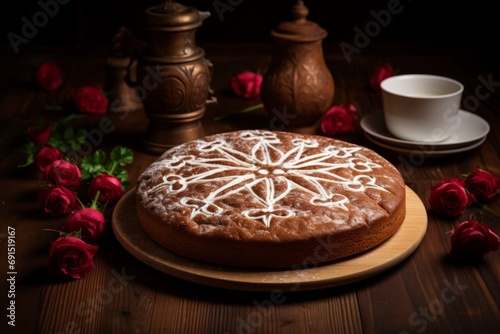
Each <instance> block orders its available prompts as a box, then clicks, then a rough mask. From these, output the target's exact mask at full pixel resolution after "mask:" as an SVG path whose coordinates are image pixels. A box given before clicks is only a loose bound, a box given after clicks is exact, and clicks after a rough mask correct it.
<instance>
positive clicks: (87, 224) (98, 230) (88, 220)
mask: <svg viewBox="0 0 500 334" xmlns="http://www.w3.org/2000/svg"><path fill="white" fill-rule="evenodd" d="M105 225H106V218H104V215H103V214H102V212H100V211H99V210H97V209H93V208H83V209H80V210H78V211H76V212H74V213H73V214H71V215H70V216H69V218H68V220H67V221H66V223H65V224H64V225H63V227H62V228H61V231H62V232H66V233H71V232H74V231H78V230H80V229H81V233H82V239H83V240H84V241H86V242H89V243H92V244H94V243H96V242H97V239H98V238H99V237H100V236H101V234H102V232H103V231H104V226H105Z"/></svg>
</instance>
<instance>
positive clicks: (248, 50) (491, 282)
mask: <svg viewBox="0 0 500 334" xmlns="http://www.w3.org/2000/svg"><path fill="white" fill-rule="evenodd" d="M202 46H203V47H204V48H205V49H206V51H207V58H209V59H210V60H211V61H212V62H213V64H214V79H213V88H214V90H215V94H216V96H217V98H218V103H217V104H212V105H209V106H208V109H207V113H206V115H205V117H204V120H203V122H204V127H205V131H206V133H207V134H212V133H217V132H222V131H229V130H236V129H252V128H266V127H268V126H269V119H268V116H267V114H265V113H264V112H263V111H254V112H250V113H247V114H242V115H238V116H234V117H228V118H224V119H222V120H219V121H214V117H215V116H219V115H223V114H225V113H230V112H236V111H237V110H240V109H242V108H245V107H247V106H251V105H254V104H256V103H258V102H259V101H258V100H256V101H252V100H251V101H249V100H243V99H239V98H237V97H234V96H233V95H231V94H230V93H229V91H228V81H229V78H230V77H231V76H233V75H235V74H237V73H238V72H240V71H243V70H256V69H258V68H265V66H267V64H269V61H270V59H271V58H270V49H269V47H268V46H267V45H262V46H261V45H225V46H224V45H206V46H204V45H202ZM456 50H457V49H453V50H447V49H446V48H445V47H440V46H438V45H433V46H420V45H414V44H413V45H390V46H387V47H386V46H379V47H367V48H366V49H364V50H361V52H360V53H359V54H355V55H353V57H352V61H351V62H347V61H346V59H345V57H344V56H343V55H342V53H340V52H339V50H338V48H337V46H336V45H333V44H332V45H325V58H326V61H327V64H328V66H329V68H330V69H331V72H332V74H333V76H334V78H335V84H336V95H335V104H344V103H353V104H354V105H355V106H356V107H357V109H358V116H359V119H361V117H363V116H365V115H367V114H369V113H371V112H373V111H376V110H380V108H381V99H380V96H378V95H377V94H375V93H374V92H372V91H371V90H370V88H369V84H368V81H369V78H370V76H371V74H372V73H373V71H374V70H375V69H376V68H377V67H379V66H380V65H382V64H383V63H384V62H386V61H389V62H391V63H392V65H393V66H394V67H395V68H396V69H397V71H398V72H399V73H401V74H403V73H417V72H418V73H433V74H440V75H446V76H450V77H453V78H455V79H457V80H459V81H461V82H462V83H463V84H464V85H465V91H464V97H469V99H470V101H477V105H472V106H473V107H474V109H473V110H472V109H470V108H469V109H466V110H469V111H471V112H473V113H475V114H477V115H480V116H481V117H483V118H484V119H486V120H487V121H488V122H489V124H490V126H491V131H490V133H489V134H488V137H487V140H486V142H484V144H482V145H481V146H480V147H478V148H476V149H474V150H471V151H468V152H464V153H460V154H455V155H451V156H446V157H440V158H438V157H431V156H427V155H425V154H419V152H418V151H417V152H415V153H414V154H413V155H410V156H405V155H401V154H399V153H395V152H392V151H390V150H387V149H382V148H380V147H378V146H376V145H374V144H372V143H371V142H370V141H368V140H367V139H366V138H365V136H364V134H363V132H362V130H361V129H359V128H358V129H357V131H356V133H354V134H350V135H344V136H339V137H338V138H339V139H342V140H346V141H350V142H353V143H356V144H359V145H363V146H367V147H369V148H372V149H374V150H375V151H377V152H379V153H380V154H381V155H382V156H384V157H385V158H387V159H388V160H389V161H391V162H392V163H393V164H394V165H395V166H396V167H398V168H399V170H400V171H401V173H402V174H403V176H404V179H405V181H406V184H407V185H408V187H409V188H411V189H412V190H413V191H415V192H416V193H417V194H418V196H419V197H420V199H421V200H422V202H423V203H424V205H425V206H426V208H427V207H428V204H427V198H428V195H429V187H430V186H431V185H433V184H435V183H438V182H439V181H440V180H441V179H442V178H450V177H455V176H458V175H459V174H460V173H467V172H469V171H471V170H472V169H473V168H474V167H482V168H487V169H492V170H494V171H496V172H500V168H499V167H498V166H500V157H499V154H498V149H499V148H500V125H499V124H500V122H499V120H500V118H499V116H498V111H499V110H500V86H499V84H498V82H499V81H500V77H499V76H498V73H494V72H493V67H492V66H493V65H492V64H493V63H490V62H487V61H486V58H484V57H483V55H480V54H474V53H471V54H466V53H455V52H456ZM472 51H475V50H472ZM472 51H471V52H472ZM479 51H480V50H479ZM9 52H10V53H9ZM461 52H464V50H463V49H461ZM9 54H11V50H2V55H3V56H2V59H3V60H5V61H4V62H3V64H4V66H3V68H2V74H1V78H2V80H0V87H1V99H0V155H1V159H0V161H1V162H0V178H1V180H0V184H1V185H2V191H1V194H0V199H1V202H0V203H1V205H0V217H1V220H2V224H1V229H0V237H1V239H0V241H1V242H0V254H1V255H0V271H1V273H2V275H1V277H2V280H1V287H2V289H1V295H0V296H1V297H0V299H1V306H2V310H3V311H2V312H3V315H2V321H1V328H2V329H1V330H0V332H2V333H287V334H290V333H423V332H427V333H494V332H495V333H496V332H497V331H498V328H500V284H499V281H500V251H497V252H492V253H489V254H488V256H487V257H486V259H485V260H484V261H482V262H478V263H476V264H468V265H456V264H453V263H451V262H450V261H449V260H448V257H447V255H448V253H449V249H450V235H449V233H448V232H449V231H450V230H451V229H452V228H453V227H454V226H455V225H456V224H457V223H458V222H460V221H462V220H466V219H467V217H468V215H469V214H470V213H471V212H472V210H473V209H472V208H470V209H468V210H467V212H466V213H465V214H464V215H463V216H462V217H460V218H458V219H455V220H448V219H444V218H440V217H437V216H436V215H434V214H433V213H431V212H429V213H428V227H427V232H426V235H425V237H424V239H423V240H422V242H421V244H420V246H419V247H418V248H417V249H416V251H415V252H414V253H413V254H411V255H410V256H409V257H408V258H407V259H405V260H404V261H403V262H401V263H400V264H398V265H396V266H395V267H393V268H390V269H388V270H387V271H384V272H383V273H380V274H378V275H376V276H373V277H371V278H368V279H365V280H362V281H358V282H353V283H350V284H345V285H341V286H336V287H330V288H325V289H320V290H313V291H303V292H300V291H299V292H291V291H283V295H282V298H281V299H280V301H281V302H280V303H279V304H278V303H275V304H270V303H268V301H269V300H270V293H269V292H251V291H236V290H227V289H223V288H214V287H209V286H205V285H199V284H196V283H192V282H189V281H184V280H181V279H178V278H175V277H171V276H169V275H167V274H164V273H162V272H159V271H157V270H155V269H153V268H151V267H149V266H147V265H145V264H144V263H143V262H141V261H139V260H138V259H136V258H135V257H134V256H132V255H131V254H130V253H128V252H127V251H126V250H125V249H124V248H123V247H122V245H121V244H120V243H119V242H118V241H117V239H116V238H115V236H114V235H113V233H112V231H111V227H110V226H108V227H109V228H108V230H107V231H106V234H105V235H104V236H103V238H102V240H101V241H100V242H99V252H98V254H97V255H96V257H95V269H94V271H93V272H92V273H91V274H90V275H89V276H88V277H86V278H85V279H82V280H75V281H70V282H60V281H57V280H55V279H53V278H51V277H50V276H49V275H48V274H47V271H46V261H47V251H48V248H49V245H50V242H51V241H52V240H54V234H53V233H51V232H47V231H43V230H44V229H47V228H53V229H56V228H58V227H59V226H61V225H62V223H63V222H64V218H53V217H48V216H46V215H44V214H43V213H42V211H41V209H40V207H39V206H38V204H37V203H36V201H35V195H34V194H35V191H36V189H37V187H38V186H39V185H40V184H41V178H40V175H39V174H37V173H36V172H35V170H34V169H30V168H25V169H22V168H19V167H17V166H18V165H19V164H21V163H23V162H24V160H25V158H26V156H25V153H24V151H23V144H24V137H23V136H22V133H23V132H24V131H25V129H26V128H27V126H29V125H32V124H33V122H34V121H35V119H36V118H37V116H39V115H47V113H48V112H49V111H46V110H45V109H44V104H45V103H46V102H47V101H48V96H47V95H46V94H45V93H42V92H40V91H38V90H36V89H35V88H34V87H33V86H31V85H30V84H29V80H30V72H29V69H30V67H32V66H36V65H37V64H39V63H40V62H41V61H43V60H48V59H51V60H55V61H57V62H59V63H60V65H61V67H62V68H63V71H64V73H65V78H64V79H65V86H64V87H63V91H62V92H61V94H65V93H67V90H68V89H69V88H70V87H74V86H76V85H80V84H91V83H95V82H101V83H102V82H104V80H105V71H104V67H103V62H104V59H105V55H106V48H101V47H95V48H88V47H87V48H82V47H77V46H75V47H58V48H53V47H35V46H32V47H30V48H26V50H24V51H23V52H21V53H20V54H19V55H17V56H15V57H13V56H9ZM485 80H486V81H488V80H489V81H490V83H491V85H490V86H489V87H485V86H484V83H485ZM480 94H481V96H479V95H480ZM104 117H109V118H110V119H111V120H112V121H113V124H114V125H115V126H116V129H115V130H114V131H113V132H112V133H109V134H106V136H105V138H104V141H103V143H102V144H101V145H100V146H99V147H100V148H102V149H104V150H106V149H109V148H110V147H113V146H115V145H123V146H127V147H130V148H132V149H133V150H134V154H135V159H134V162H133V164H132V165H130V166H129V167H128V171H129V176H130V180H131V181H132V185H133V184H134V182H135V181H136V179H137V177H138V175H139V174H140V173H141V172H142V171H143V170H144V169H145V168H146V167H147V166H148V165H149V164H150V163H151V162H152V161H153V160H154V159H155V158H156V156H153V155H149V154H146V153H144V152H143V151H142V150H141V146H140V142H141V137H142V134H143V132H144V130H145V127H146V125H147V119H146V117H145V115H144V113H143V112H137V113H131V114H130V115H128V116H127V117H126V118H120V117H118V116H117V115H105V116H104ZM359 119H358V121H359ZM490 205H491V207H492V208H495V209H497V210H499V209H500V199H498V198H496V199H495V200H494V201H492V202H491V204H490ZM112 209H113V208H112V207H111V208H108V211H107V213H108V214H110V213H111V211H112ZM484 221H485V222H487V223H488V225H489V226H490V228H491V229H492V230H493V231H494V232H496V233H497V234H500V221H499V220H498V219H497V218H495V217H494V216H493V215H491V214H488V213H485V214H484ZM9 228H14V229H15V233H16V238H15V242H16V249H15V260H16V264H15V265H16V271H17V274H16V275H15V297H13V298H10V297H8V292H9V291H10V290H11V289H12V286H11V285H10V283H9V284H7V282H8V281H7V279H8V278H9V277H10V276H8V275H7V274H6V273H7V272H8V268H7V243H6V242H7V233H8V229H9ZM12 299H14V300H15V303H16V304H15V305H16V310H15V315H16V318H15V320H16V321H15V324H16V326H15V327H12V326H9V325H8V324H7V322H8V320H9V319H8V318H7V317H6V315H8V312H9V311H8V310H6V308H7V307H8V306H9V304H8V303H9V301H10V300H12ZM266 302H267V303H266ZM262 305H265V306H266V307H263V306H262Z"/></svg>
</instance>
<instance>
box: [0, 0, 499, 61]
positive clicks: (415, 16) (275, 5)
mask: <svg viewBox="0 0 500 334" xmlns="http://www.w3.org/2000/svg"><path fill="white" fill-rule="evenodd" d="M60 1H62V2H65V1H67V4H59V8H58V11H57V14H56V15H54V17H52V18H50V19H49V20H48V23H47V24H46V25H45V26H43V27H41V28H40V29H39V31H38V33H37V35H36V36H35V37H34V38H32V39H30V41H29V43H27V44H26V45H20V47H19V49H20V52H19V53H22V52H28V50H29V49H30V48H32V47H33V46H35V45H40V44H58V45H60V44H80V45H96V44H98V45H101V44H107V43H109V42H110V40H111V38H112V36H113V34H114V33H115V32H116V31H117V29H118V27H119V26H122V25H123V26H126V27H128V28H130V29H132V31H135V32H137V33H138V34H139V29H140V22H141V21H140V20H141V14H142V13H143V11H144V9H146V8H148V7H151V6H153V5H157V4H159V3H161V1H152V0H145V1H139V0H136V1H117V0H108V1H98V0H85V1H83V0H60ZM216 1H219V3H225V4H228V5H229V6H231V8H232V10H228V11H226V12H224V17H223V20H221V19H220V17H219V16H218V14H217V12H216V11H215V9H214V2H215V1H214V0H205V1H202V0H184V1H180V2H181V3H183V4H184V5H189V6H193V7H195V8H197V9H199V10H202V11H210V12H211V14H212V16H211V17H210V18H208V19H207V20H206V21H205V22H204V24H203V26H202V27H200V28H199V29H198V30H197V40H198V44H199V45H203V43H210V42H226V43H231V42H235V41H242V42H248V43H253V42H269V41H270V36H269V31H270V30H271V29H272V28H274V27H275V26H276V25H277V24H279V23H280V22H281V21H283V20H287V19H289V12H290V8H291V7H292V6H293V4H294V3H295V1H294V0H281V1H272V0H265V1H264V0H216ZM391 1H395V0H385V1H379V0H375V1H345V0H342V1H340V0H339V1H325V0H323V1H320V0H306V1H304V2H305V4H306V6H308V7H309V10H310V14H309V17H308V19H309V20H311V21H314V22H316V23H318V24H319V25H320V26H322V27H323V28H325V29H326V30H327V31H328V37H327V38H326V40H325V43H326V44H327V45H329V46H332V47H333V48H336V49H337V50H338V51H340V48H339V44H340V43H341V42H346V43H349V44H353V43H354V42H353V40H354V37H355V34H356V33H355V30H354V28H355V27H358V28H360V29H361V30H364V29H365V26H366V24H367V23H368V22H370V21H373V20H374V18H373V16H372V14H371V11H375V12H379V11H380V10H385V9H386V8H387V6H388V4H389V3H390V2H391ZM39 2H43V3H50V2H53V3H54V2H56V0H38V1H33V0H32V1H28V0H19V1H10V2H9V5H8V6H9V7H8V8H7V5H6V4H4V6H3V9H2V13H1V16H0V24H1V33H2V38H1V40H2V42H1V43H2V44H5V45H9V44H10V43H9V40H8V38H7V34H8V33H9V32H13V33H16V34H19V35H20V34H21V28H22V26H23V22H22V20H21V19H22V18H23V17H26V18H27V19H28V20H30V21H32V18H33V15H34V14H36V13H37V12H38V11H40V10H42V8H41V6H40V4H39ZM399 2H400V6H402V7H403V10H402V12H401V13H399V14H397V15H393V16H392V17H391V22H390V24H389V25H388V26H387V27H385V28H382V29H381V32H380V33H379V34H378V35H377V36H375V37H373V39H372V40H371V41H370V44H369V45H368V46H367V47H366V50H364V51H368V52H369V51H370V50H372V49H376V48H381V47H382V46H383V45H384V43H385V42H398V41H412V42H414V43H415V45H418V44H419V43H421V42H431V43H435V44H437V48H436V52H438V51H439V49H443V50H456V51H457V52H461V51H467V52H474V53H476V54H481V55H487V56H491V55H493V52H495V49H496V48H497V47H498V43H499V38H498V33H499V32H500V24H499V21H500V20H499V15H498V11H497V10H496V8H493V7H494V2H493V1H491V2H488V1H486V0H476V1H466V2H459V1H439V2H438V1H430V0H401V1H399ZM231 3H232V4H233V5H231ZM7 49H8V48H7ZM416 50H418V48H416ZM13 53H14V52H13Z"/></svg>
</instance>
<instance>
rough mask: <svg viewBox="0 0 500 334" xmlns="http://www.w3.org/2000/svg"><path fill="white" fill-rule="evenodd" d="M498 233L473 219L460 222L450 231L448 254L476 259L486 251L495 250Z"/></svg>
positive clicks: (499, 241)
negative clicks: (449, 249)
mask: <svg viewBox="0 0 500 334" xmlns="http://www.w3.org/2000/svg"><path fill="white" fill-rule="evenodd" d="M499 243H500V238H499V237H498V235H496V234H495V233H493V232H492V231H491V230H490V229H488V227H487V226H486V225H485V224H481V223H478V222H477V221H476V220H475V219H471V220H467V221H464V222H461V223H460V224H459V225H458V226H457V227H456V228H454V229H453V230H452V231H451V251H450V254H451V255H452V256H454V257H457V258H459V259H462V260H477V259H481V258H483V257H484V255H485V254H486V253H488V252H492V251H496V250H497V249H498V245H499Z"/></svg>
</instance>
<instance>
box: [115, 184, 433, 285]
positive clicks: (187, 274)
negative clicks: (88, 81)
mask: <svg viewBox="0 0 500 334" xmlns="http://www.w3.org/2000/svg"><path fill="white" fill-rule="evenodd" d="M406 209H407V213H406V219H405V221H404V222H403V224H402V225H401V227H400V228H399V230H398V231H397V232H396V234H394V235H393V236H392V237H390V238H389V239H388V240H386V241H385V242H383V243H382V244H380V245H379V246H377V247H375V248H373V249H371V250H369V251H366V252H363V253H361V254H359V255H357V256H353V257H350V258H347V259H344V260H342V261H337V262H333V263H330V264H326V265H320V266H316V267H311V268H300V269H295V270H292V269H288V270H287V269H284V270H260V269H259V270H254V269H242V268H233V267H223V266H219V265H213V264H209V263H205V262H200V261H195V260H191V259H187V258H184V257H181V256H178V255H176V254H173V253H171V252H169V251H168V250H166V249H165V248H163V247H162V246H160V245H158V244H157V243H156V242H154V241H153V240H151V239H150V238H149V237H148V236H147V235H146V234H145V232H144V231H143V230H142V228H141V226H140V225H139V220H138V218H137V211H136V200H135V188H133V189H131V190H130V191H128V192H127V193H126V194H125V195H124V196H123V197H122V198H121V199H120V201H119V202H118V203H117V204H116V206H115V208H114V211H113V216H112V227H113V232H114V233H115V235H116V238H117V239H118V241H119V242H120V243H121V245H122V246H123V247H124V248H125V249H126V250H127V251H128V252H130V253H131V254H132V255H133V256H134V257H136V258H137V259H139V260H141V261H142V262H144V263H145V264H147V265H148V266H151V267H153V268H155V269H157V270H159V271H161V272H163V273H166V274H168V275H172V276H175V277H177V278H181V279H184V280H188V281H191V282H195V283H200V284H204V285H209V286H214V287H219V288H226V289H234V290H248V291H272V290H274V289H280V290H282V291H306V290H314V289H322V288H327V287H333V286H338V285H342V284H347V283H352V282H356V281H359V280H362V279H365V278H368V277H371V276H373V275H376V274H378V273H381V272H383V271H386V270H387V269H389V268H391V267H393V266H395V265H397V264H398V263H400V262H401V261H403V260H404V259H406V258H407V257H408V256H409V255H410V254H411V253H413V251H415V249H416V248H417V247H418V245H419V244H420V242H421V241H422V239H423V238H424V236H425V232H426V230H427V213H426V210H425V207H424V205H423V203H422V201H421V200H420V198H419V197H418V195H417V194H416V193H415V192H413V190H411V189H410V188H408V187H406Z"/></svg>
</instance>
